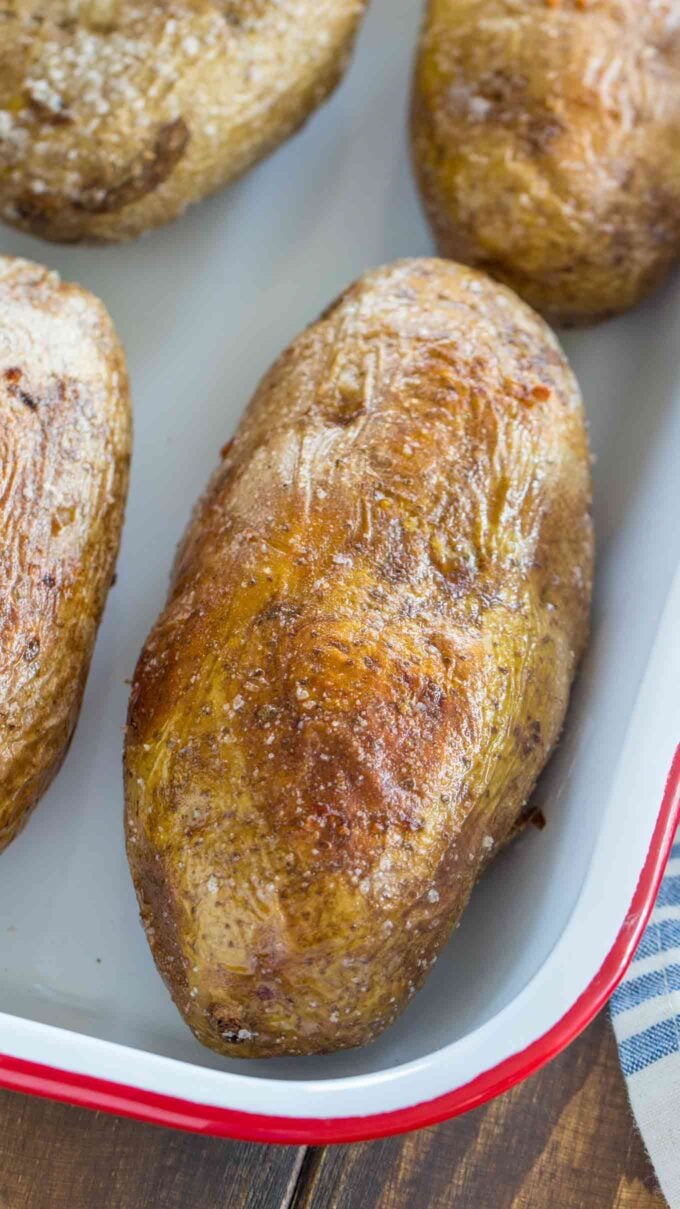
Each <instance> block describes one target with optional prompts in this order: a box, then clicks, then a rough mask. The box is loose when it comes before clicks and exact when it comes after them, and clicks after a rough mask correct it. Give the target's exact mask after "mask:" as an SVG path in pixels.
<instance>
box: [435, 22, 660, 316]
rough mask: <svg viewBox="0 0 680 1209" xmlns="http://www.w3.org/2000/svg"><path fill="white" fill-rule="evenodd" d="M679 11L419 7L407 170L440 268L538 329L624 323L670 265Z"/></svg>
mask: <svg viewBox="0 0 680 1209" xmlns="http://www.w3.org/2000/svg"><path fill="white" fill-rule="evenodd" d="M679 22H680V2H679V0H660V3H658V4H657V3H654V4H650V3H649V2H648V0H521V2H520V0H429V7H428V13H427V19H426V23H425V27H424V32H423V37H422V43H421V47H420V53H419V57H418V62H417V68H416V74H415V86H414V92H413V111H412V131H413V157H414V163H415V167H416V174H417V177H418V180H419V182H420V188H421V192H422V196H423V199H424V202H425V206H426V209H427V213H428V215H429V217H430V220H431V223H432V227H433V230H434V233H435V236H436V239H437V243H438V247H439V250H440V251H441V253H442V254H443V255H445V256H450V257H452V258H454V259H456V260H462V261H465V262H466V263H468V264H474V265H477V266H478V267H480V268H483V269H486V270H487V271H488V272H489V273H491V274H492V275H493V276H494V277H497V278H498V279H499V280H500V281H503V282H505V283H507V284H508V285H510V286H512V287H513V288H514V289H515V290H517V292H518V293H519V294H520V295H521V296H522V297H523V298H525V299H526V300H527V301H528V302H529V303H530V304H531V305H532V306H534V307H536V308H537V309H538V310H539V311H541V312H542V313H543V314H544V315H546V316H547V317H548V318H550V319H552V320H554V321H556V322H558V323H564V324H572V325H573V324H583V323H592V322H596V321H598V320H601V319H605V318H607V317H608V316H611V315H615V314H617V313H618V312H621V311H624V310H626V308H628V307H630V306H633V305H634V304H635V303H636V302H638V301H639V300H640V299H641V298H643V297H644V296H645V295H646V294H647V293H648V292H649V291H650V290H651V289H652V288H653V287H654V286H655V285H656V284H657V283H658V282H659V281H660V279H661V278H662V277H663V275H664V274H665V273H666V271H667V270H668V268H669V266H670V265H671V264H672V262H673V261H674V260H675V259H676V257H677V256H678V253H679V252H680V34H679V32H678V23H679Z"/></svg>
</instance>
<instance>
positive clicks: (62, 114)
mask: <svg viewBox="0 0 680 1209" xmlns="http://www.w3.org/2000/svg"><path fill="white" fill-rule="evenodd" d="M365 4H366V0H315V2H313V0H284V3H282V2H281V0H149V2H148V3H145V4H139V3H138V2H137V0H50V2H49V3H48V0H14V2H11V0H10V3H9V5H7V4H5V5H3V7H2V9H1V10H0V215H1V216H2V217H3V218H4V219H5V220H6V221H7V222H10V223H12V224H13V225H14V226H17V227H19V228H21V229H22V230H24V231H31V232H32V233H33V234H35V235H42V236H44V237H45V238H47V239H54V240H59V241H64V242H75V241H78V240H90V241H96V242H109V241H116V240H121V239H129V238H131V237H133V236H136V235H139V234H140V233H141V232H142V231H145V230H147V229H148V228H150V227H157V226H159V225H160V224H161V223H164V222H167V221H168V220H169V219H173V218H175V217H176V216H177V215H178V214H180V213H181V212H182V210H184V208H185V207H186V206H187V205H189V203H190V202H195V201H197V200H198V199H199V198H201V197H205V195H206V194H208V193H211V192H212V191H213V190H215V189H219V188H221V187H222V186H223V185H226V184H227V183H228V182H229V181H231V180H233V179H234V177H236V176H239V175H240V174H241V173H242V172H245V170H246V169H247V168H250V167H251V165H253V164H254V163H255V162H256V161H257V160H259V159H260V158H261V157H262V156H264V155H266V154H267V152H269V151H271V150H272V149H273V148H274V147H276V146H277V145H278V144H279V143H280V142H282V141H283V140H284V139H285V138H287V137H288V135H290V134H292V133H293V131H294V130H296V129H297V127H299V126H300V125H301V124H302V123H303V122H304V120H305V118H307V117H308V116H309V114H310V113H311V112H312V110H313V109H315V108H316V107H317V106H318V105H319V104H321V102H322V101H323V100H324V99H325V98H326V97H327V96H328V94H329V93H330V92H331V91H332V89H333V88H334V87H335V85H336V84H337V83H338V81H339V80H340V78H341V76H342V74H343V71H344V68H345V65H346V63H347V59H348V55H349V52H350V49H351V46H352V41H353V38H354V35H355V32H356V30H357V26H358V24H359V21H360V19H361V16H362V14H363V11H364V8H365Z"/></svg>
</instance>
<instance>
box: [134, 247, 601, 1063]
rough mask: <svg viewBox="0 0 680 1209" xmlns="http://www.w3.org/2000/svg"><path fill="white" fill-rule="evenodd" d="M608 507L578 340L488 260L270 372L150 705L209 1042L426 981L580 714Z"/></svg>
mask: <svg viewBox="0 0 680 1209" xmlns="http://www.w3.org/2000/svg"><path fill="white" fill-rule="evenodd" d="M589 501H590V463H589V454H588V444H587V437H586V431H585V426H584V417H583V411H582V406H581V400H580V396H579V392H578V388H577V386H576V383H575V381H574V378H573V376H572V374H571V372H570V370H569V368H568V366H567V364H566V362H565V360H564V357H563V355H562V353H561V351H560V349H559V346H558V344H557V342H556V340H555V338H554V337H553V336H552V334H551V333H550V332H549V330H548V329H547V327H546V326H545V325H544V323H543V322H542V321H541V320H540V319H539V318H538V317H537V316H536V315H534V314H533V313H532V312H531V311H530V310H529V308H528V307H526V306H525V305H524V304H523V303H521V302H520V301H519V300H518V299H517V298H515V297H514V296H513V295H512V294H511V293H510V292H509V291H508V290H506V289H504V288H503V287H502V286H498V285H496V284H495V283H493V282H491V281H490V280H489V279H488V278H486V277H484V276H482V275H481V274H478V273H476V272H474V271H473V270H469V269H465V268H462V267H460V266H458V265H454V264H452V263H449V262H446V261H439V260H421V261H404V262H400V263H398V264H396V265H394V266H392V267H389V268H386V269H382V270H378V271H376V272H374V273H371V274H369V275H368V276H366V277H365V278H363V279H362V280H361V281H359V282H358V284H356V285H355V286H354V287H352V288H351V289H350V290H349V291H348V292H347V293H346V294H345V295H344V296H343V297H342V298H341V299H340V300H339V302H338V303H337V304H336V305H335V306H333V307H332V308H331V309H330V310H329V311H328V312H327V313H326V314H325V316H323V317H322V319H321V320H320V321H319V322H318V323H316V324H315V325H314V326H313V327H311V328H309V329H308V330H307V331H306V332H304V333H303V334H302V335H301V336H300V337H299V338H298V339H297V340H296V341H295V342H294V343H293V345H292V346H291V347H290V348H289V349H288V350H287V351H286V352H285V353H284V354H283V356H282V357H281V358H280V360H279V361H278V362H277V363H276V364H275V365H274V367H273V368H272V370H271V371H270V372H269V374H268V375H267V376H266V377H265V379H264V381H263V382H262V384H261V386H260V388H259V390H258V391H257V393H256V395H255V397H254V399H253V401H252V402H251V404H250V406H249V408H248V410H247V412H246V414H245V416H244V419H243V421H242V423H241V426H240V428H239V429H238V432H237V435H236V438H235V440H234V441H233V443H230V444H229V445H228V446H227V447H226V449H225V450H224V451H223V458H222V463H221V465H220V467H219V469H218V471H217V473H216V475H215V477H214V479H213V481H212V483H211V485H210V487H209V489H208V492H207V495H206V496H205V498H204V499H203V501H202V502H201V503H200V504H199V506H198V508H197V510H196V511H195V513H194V516H193V519H192V521H191V524H190V525H189V528H188V531H187V533H186V535H185V537H184V541H183V543H182V545H181V546H180V549H179V552H178V556H177V561H176V565H175V569H174V576H173V582H172V588H171V592H170V597H169V601H168V604H167V607H166V609H165V612H164V613H163V614H162V616H161V617H160V619H159V621H158V623H157V624H156V626H155V628H154V629H153V631H152V633H151V635H150V637H149V639H148V642H147V644H146V647H145V649H144V651H143V653H142V655H141V658H140V661H139V664H138V667H137V670H136V674H135V679H134V686H133V691H132V697H131V702H130V711H129V719H128V723H129V725H128V730H127V751H126V792H127V843H128V853H129V859H130V865H131V869H132V873H133V876H134V880H135V884H136V887H137V893H138V897H139V902H140V906H141V913H142V918H143V921H144V924H145V926H146V929H147V933H148V937H149V940H150V943H151V946H152V949H153V952H154V956H155V958H156V962H157V963H158V966H159V968H160V970H161V973H162V974H163V976H164V978H165V980H166V982H167V984H168V986H169V988H170V990H171V992H172V994H173V996H174V998H175V1001H176V1003H177V1005H178V1007H179V1008H180V1011H181V1012H182V1013H183V1014H184V1016H185V1017H186V1019H187V1021H188V1023H189V1024H190V1026H191V1028H192V1029H193V1030H194V1032H195V1034H196V1036H197V1037H198V1038H199V1040H201V1041H202V1042H204V1043H205V1044H206V1045H209V1046H211V1047H212V1048H214V1049H216V1050H218V1051H219V1052H221V1053H223V1054H227V1055H229V1056H239V1055H242V1056H245V1057H259V1056H268V1055H274V1054H305V1053H314V1052H320V1051H329V1050H335V1049H341V1048H343V1047H346V1046H355V1045H360V1044H363V1043H364V1042H367V1041H370V1040H371V1039H372V1038H374V1037H375V1036H377V1034H378V1033H379V1032H380V1031H381V1030H382V1029H383V1028H385V1027H386V1025H388V1024H390V1022H391V1021H393V1020H394V1018H395V1016H396V1015H397V1014H398V1013H399V1012H400V1011H401V1009H402V1008H403V1007H404V1006H405V1004H406V1003H407V1001H408V999H409V997H410V996H411V995H412V994H413V992H414V991H415V989H416V988H417V987H418V986H419V985H420V984H421V983H422V982H423V980H424V978H425V976H426V974H427V971H428V969H429V967H430V965H431V964H432V962H433V961H434V960H435V958H436V956H437V954H438V952H439V950H440V949H441V947H442V945H443V944H444V943H445V941H446V939H447V937H448V936H449V934H450V932H451V929H452V927H453V925H454V923H455V921H456V920H457V918H458V916H459V915H460V912H461V911H462V909H463V907H464V906H465V903H466V901H467V898H468V895H469V893H470V890H471V888H472V885H473V883H474V881H475V879H476V878H477V876H478V875H479V872H480V870H481V868H482V866H483V865H484V864H485V862H486V861H487V860H488V858H489V856H490V855H491V853H492V852H493V850H494V848H495V847H497V846H499V845H501V844H502V843H504V841H505V840H506V839H507V837H508V836H509V834H510V833H511V830H512V828H513V825H514V824H515V822H516V820H517V818H518V816H519V815H520V813H521V810H522V806H523V804H524V803H525V801H526V798H527V796H528V794H529V793H530V791H531V789H532V786H533V784H534V782H535V780H536V777H537V775H538V773H539V772H540V770H541V768H542V767H543V765H544V763H545V761H546V758H547V756H548V753H549V751H550V749H551V748H552V746H553V744H554V743H555V741H556V739H557V736H558V734H559V731H560V728H561V726H562V721H563V718H564V713H565V709H566V705H567V699H568V696H569V689H570V685H571V681H572V677H573V675H574V669H575V667H576V663H577V660H578V658H579V655H580V653H581V651H582V648H583V645H584V642H585V638H586V630H587V616H588V605H589V598H590V586H591V562H592V531H591V521H590V517H589Z"/></svg>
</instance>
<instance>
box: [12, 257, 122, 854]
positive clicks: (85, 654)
mask: <svg viewBox="0 0 680 1209" xmlns="http://www.w3.org/2000/svg"><path fill="white" fill-rule="evenodd" d="M129 450H130V409H129V397H128V385H127V377H126V371H125V364H124V361H123V354H122V351H121V348H120V345H119V343H118V341H117V339H116V335H115V332H114V331H113V327H112V324H111V320H110V319H109V317H108V315H107V313H106V311H105V310H104V307H103V306H102V304H101V303H100V302H98V301H97V299H96V298H93V297H92V295H90V294H88V293H86V292H85V291H84V290H81V289H79V288H78V287H77V286H73V285H65V284H62V283H61V282H60V281H59V278H58V277H57V276H56V274H53V273H49V272H48V271H47V270H46V269H43V268H40V267H39V266H38V265H34V264H29V263H28V262H27V261H24V260H11V259H7V258H5V257H0V531H1V532H2V558H1V559H0V850H2V849H3V848H5V847H6V846H7V844H8V843H9V842H10V840H12V839H13V838H14V836H15V835H16V834H17V832H18V831H19V830H20V829H21V827H23V825H24V823H25V822H26V820H27V818H28V816H29V814H30V812H31V810H32V809H33V807H34V806H35V805H36V803H37V802H38V800H39V798H40V797H41V795H42V794H43V793H44V792H45V790H46V789H47V787H48V785H49V784H50V782H51V780H52V778H53V777H54V775H55V774H56V772H57V771H58V769H59V767H60V765H61V762H62V760H63V759H64V756H65V754H66V750H67V748H68V745H69V742H70V739H71V735H72V733H73V729H74V727H75V724H76V720H77V718H78V711H79V709H80V702H81V698H82V694H83V689H84V687H85V681H86V679H87V672H88V668H89V664H90V658H91V655H92V648H93V645H94V640H95V635H96V632H97V626H98V624H99V619H100V617H101V613H102V609H103V607H104V602H105V600H106V594H107V592H108V589H109V585H110V583H111V577H112V574H113V568H114V563H115V558H116V553H117V550H118V542H119V539H120V531H121V525H122V520H123V509H124V504H125V496H126V492H127V479H128V461H129Z"/></svg>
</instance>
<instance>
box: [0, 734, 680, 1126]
mask: <svg viewBox="0 0 680 1209" xmlns="http://www.w3.org/2000/svg"><path fill="white" fill-rule="evenodd" d="M679 818H680V746H678V748H677V750H676V752H675V757H674V760H673V764H672V766H671V770H670V773H669V776H668V780H667V782H666V788H665V792H664V797H663V802H662V804H661V809H660V812H659V817H658V819H657V822H656V826H655V828H654V834H653V836H652V842H651V844H650V847H649V852H648V853H647V858H646V860H645V863H644V866H643V869H642V872H641V874H640V878H639V881H638V884H637V888H636V890H635V894H634V895H633V900H632V902H631V904H630V908H629V910H628V912H627V913H626V917H625V919H624V921H623V925H622V927H621V930H620V932H619V934H618V936H617V937H616V940H615V941H614V944H613V945H612V947H611V949H610V951H609V953H608V954H607V956H606V958H605V960H604V962H603V963H602V965H601V967H600V969H599V971H598V973H597V974H596V975H595V977H594V978H593V980H592V982H591V983H590V984H589V986H588V987H587V988H586V990H585V991H584V992H583V993H582V994H581V995H580V996H579V998H578V999H577V1000H576V1002H575V1003H574V1004H573V1006H572V1007H571V1008H570V1009H569V1011H568V1012H566V1013H565V1015H564V1016H563V1017H562V1019H561V1020H559V1021H558V1022H557V1024H555V1025H553V1027H552V1028H551V1029H549V1030H548V1032H547V1033H545V1034H544V1035H543V1036H542V1037H539V1038H538V1040H537V1041H534V1042H532V1044H531V1045H529V1046H527V1047H526V1049H524V1050H522V1051H521V1052H520V1053H517V1054H513V1055H512V1057H510V1058H506V1059H505V1060H504V1061H503V1062H500V1063H499V1064H498V1065H497V1066H494V1067H493V1068H492V1069H491V1070H488V1071H484V1072H483V1073H482V1074H480V1075H478V1076H477V1078H476V1079H473V1080H472V1081H471V1082H470V1083H466V1084H464V1086H462V1087H458V1088H455V1089H454V1090H453V1091H449V1092H445V1093H444V1095H441V1096H436V1097H435V1098H434V1099H432V1100H426V1101H424V1102H423V1103H420V1104H413V1105H411V1106H409V1107H406V1108H398V1109H392V1110H390V1111H389V1112H381V1113H373V1114H371V1115H369V1116H362V1117H336V1118H333V1119H323V1118H317V1117H272V1116H267V1115H266V1114H263V1113H250V1112H241V1111H240V1110H238V1109H231V1108H218V1107H214V1106H212V1105H208V1104H195V1103H193V1102H192V1101H190V1100H180V1099H176V1098H175V1097H174V1096H165V1095H161V1094H159V1093H157V1092H149V1091H144V1090H143V1089H141V1088H138V1087H129V1086H126V1085H125V1084H122V1083H113V1082H109V1081H108V1080H106V1079H97V1078H94V1077H93V1076H90V1075H79V1074H75V1073H73V1072H70V1071H64V1070H59V1069H57V1068H56V1067H52V1066H46V1065H42V1064H40V1063H37V1062H29V1061H27V1060H26V1059H23V1058H11V1057H8V1056H4V1055H0V1087H5V1088H8V1089H10V1090H12V1091H22V1092H27V1093H29V1094H31V1095H35V1096H43V1097H46V1098H48V1099H52V1100H63V1101H64V1102H66V1103H68V1104H75V1105H78V1106H79V1107H82V1108H92V1109H96V1110H98V1111H99V1112H109V1113H115V1114H117V1115H119V1116H126V1117H133V1118H135V1119H136V1120H140V1121H147V1122H151V1123H153V1124H155V1125H165V1126H169V1127H172V1128H174V1129H185V1130H190V1131H192V1132H194V1133H204V1134H214V1135H217V1136H220V1137H227V1138H238V1139H242V1140H244V1141H248V1142H279V1143H287V1144H305V1143H307V1144H311V1145H324V1144H326V1143H331V1142H363V1141H368V1140H370V1139H373V1138H380V1137H386V1136H388V1135H390V1134H398V1133H406V1132H408V1131H410V1130H413V1129H420V1128H422V1127H423V1126H425V1125H436V1124H437V1123H438V1122H439V1121H445V1120H448V1119H450V1118H451V1117H456V1116H459V1115H460V1114H461V1113H464V1112H468V1111H469V1110H470V1109H472V1108H477V1107H479V1105H480V1104H484V1103H486V1101H488V1100H492V1099H493V1098H494V1097H495V1096H499V1095H501V1094H502V1093H503V1092H505V1091H508V1090H509V1089H510V1088H511V1087H513V1086H514V1085H515V1084H516V1083H519V1082H520V1081H521V1080H522V1079H526V1078H527V1077H528V1076H529V1075H533V1074H535V1072H536V1071H537V1070H539V1069H540V1068H541V1067H542V1066H544V1065H545V1063H546V1062H549V1061H550V1060H551V1059H552V1058H555V1057H556V1056H557V1055H558V1054H559V1053H561V1051H562V1050H563V1049H565V1048H566V1047H567V1046H568V1045H569V1044H570V1042H572V1041H573V1040H574V1039H575V1038H576V1037H577V1036H578V1035H579V1033H581V1032H583V1030H584V1029H585V1028H586V1027H587V1026H588V1025H589V1024H590V1022H591V1021H592V1020H593V1018H594V1017H595V1016H596V1015H597V1013H598V1012H599V1011H600V1009H601V1008H602V1007H603V1006H604V1004H605V1003H606V1001H607V999H608V998H609V996H610V995H611V994H612V993H613V992H614V991H615V990H616V987H617V986H618V984H619V982H620V981H621V979H622V978H623V976H624V974H625V972H626V970H627V969H628V966H629V964H630V962H631V960H632V958H633V954H634V953H635V950H636V948H637V945H638V942H639V940H640V937H641V936H642V933H643V931H644V929H645V927H646V925H647V921H648V919H649V916H650V914H651V911H652V907H653V906H654V902H655V900H656V895H657V891H658V889H659V885H660V882H661V878H662V877H663V872H664V869H665V867H666V862H667V860H668V855H669V853H670V850H671V846H672V843H673V839H674V836H675V832H676V829H677V826H678V820H679Z"/></svg>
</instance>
